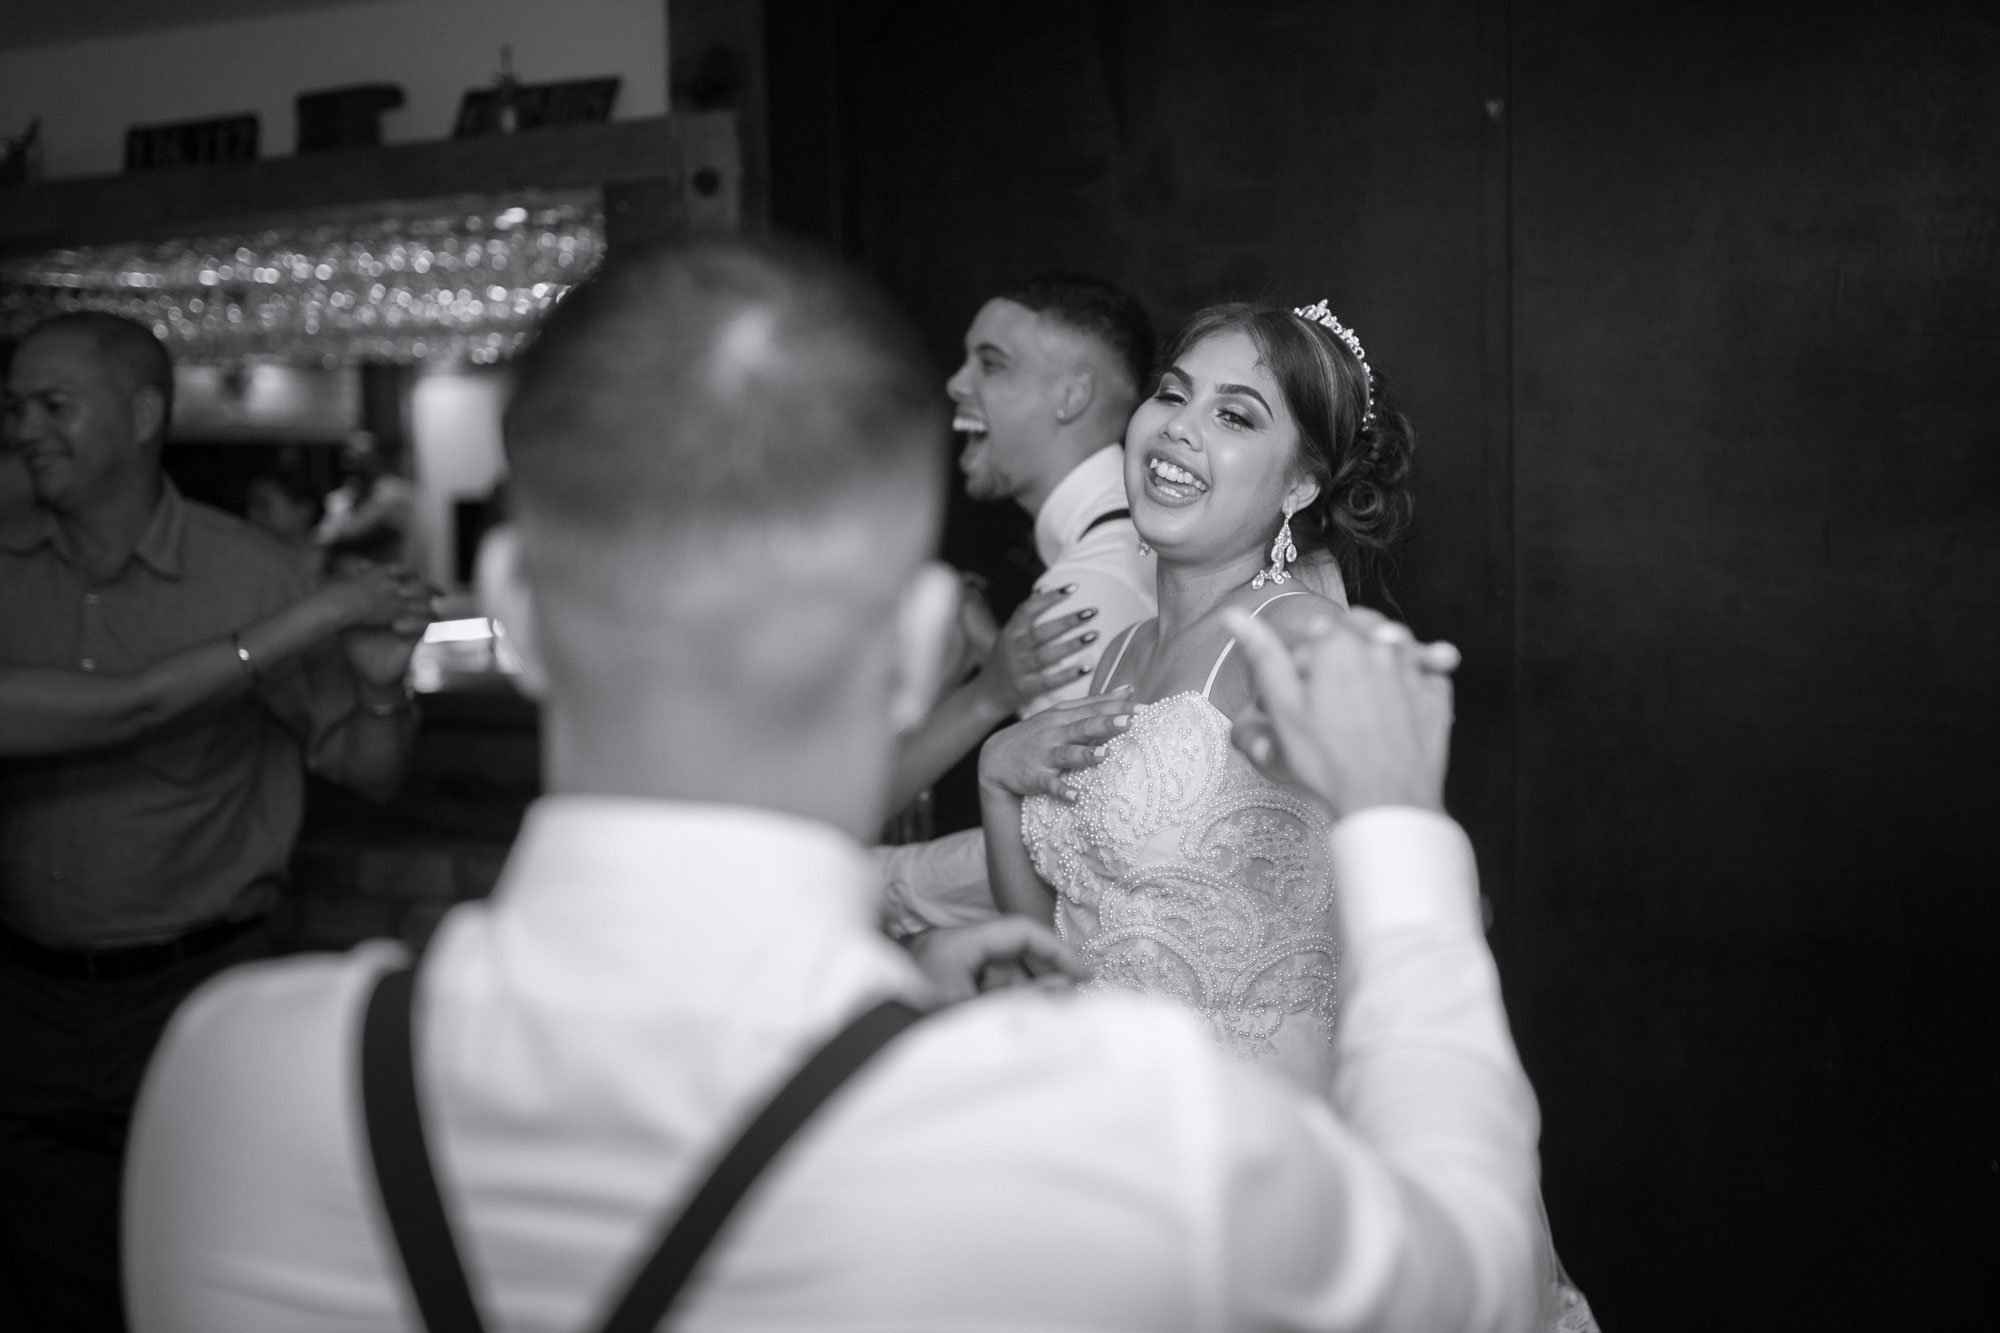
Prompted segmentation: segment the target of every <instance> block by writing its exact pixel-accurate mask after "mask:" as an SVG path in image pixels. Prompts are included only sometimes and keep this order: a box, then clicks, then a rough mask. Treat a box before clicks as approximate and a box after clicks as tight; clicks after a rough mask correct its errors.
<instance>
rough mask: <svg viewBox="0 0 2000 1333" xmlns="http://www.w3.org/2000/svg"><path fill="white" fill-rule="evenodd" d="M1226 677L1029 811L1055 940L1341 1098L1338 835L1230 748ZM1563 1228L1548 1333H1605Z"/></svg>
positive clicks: (1549, 1275) (1097, 981)
mask: <svg viewBox="0 0 2000 1333" xmlns="http://www.w3.org/2000/svg"><path fill="white" fill-rule="evenodd" d="M1292 595H1294V594H1291V593H1282V594H1280V596H1292ZM1276 600H1278V598H1276V597H1273V598H1271V599H1270V600H1269V601H1266V602H1265V603H1264V604H1263V605H1262V606H1259V607H1258V608H1257V611H1258V612H1261V611H1262V610H1263V609H1264V607H1265V606H1269V605H1270V603H1271V602H1273V601H1276ZM1253 614H1255V613H1254V612H1253ZM1131 637H1132V636H1131V635H1130V634H1128V635H1127V636H1126V639H1125V642H1124V643H1121V644H1120V645H1119V649H1118V653H1119V657H1118V658H1114V659H1113V661H1112V666H1111V671H1110V672H1108V673H1107V674H1106V677H1105V679H1106V680H1107V681H1108V680H1110V679H1111V677H1112V676H1114V675H1115V674H1116V673H1117V670H1118V663H1119V659H1121V658H1122V657H1123V655H1124V650H1125V645H1126V644H1129V643H1130V641H1131ZM1230 646H1231V647H1234V642H1233V641H1232V643H1231V645H1230ZM1228 651H1229V650H1228V649H1224V650H1223V655H1224V657H1226V656H1227V655H1228ZM1221 666H1222V661H1221V659H1218V660H1217V662H1216V664H1215V669H1214V670H1211V671H1210V672H1209V675H1208V682H1207V684H1206V685H1204V686H1203V688H1202V689H1201V690H1200V691H1198V692H1197V691H1194V690H1188V691H1185V692H1183V693H1180V694H1174V695H1169V696H1168V697H1167V698H1164V699H1161V700H1159V701H1158V702H1157V703H1150V704H1140V705H1139V706H1138V707H1137V708H1135V709H1134V710H1133V713H1132V721H1131V724H1130V725H1129V726H1128V727H1127V728H1126V729H1125V731H1124V732H1123V733H1121V734H1120V735H1118V736H1116V737H1114V738H1113V739H1112V740H1111V741H1110V742H1108V743H1107V745H1106V746H1105V753H1104V757H1103V758H1102V759H1101V760H1099V761H1098V762H1097V764H1096V765H1095V766H1093V767H1091V768H1088V769H1085V770H1082V771H1081V772H1079V773H1077V774H1076V775H1074V777H1073V779H1072V785H1073V790H1074V791H1075V793H1076V795H1075V799H1074V800H1071V801H1058V800H1056V799H1054V798H1053V797H1049V796H1031V797H1029V798H1028V799H1027V800H1025V801H1023V802H1022V804H1021V836H1022V841H1023V842H1024V843H1025V844H1026V846H1027V849H1028V853H1029V856H1030V857H1031V858H1032V859H1033V861H1034V866H1035V872H1036V873H1037V874H1038V875H1040V876H1041V877H1042V879H1043V880H1044V881H1045V882H1046V883H1048V885H1049V886H1050V887H1051V888H1053V889H1054V890H1055V892H1056V909H1055V925H1056V930H1057V931H1058V933H1060V934H1061V935H1062V937H1063V938H1064V939H1065V940H1067V941H1068V942H1069V943H1070V944H1071V945H1072V946H1074V947H1075V948H1076V949H1077V950H1078V951H1079V952H1080V953H1081V954H1082V955H1083V956H1084V958H1085V960H1086V961H1088V962H1089V964H1090V965H1091V967H1092V969H1093V970H1094V973H1095V975H1094V976H1093V977H1092V979H1091V980H1090V981H1088V982H1086V983H1084V985H1083V989H1085V990H1090V989H1101V988H1107V987H1108V988H1113V989H1118V990H1129V991H1139V992H1142V993H1144V994H1148V995H1163V996H1167V997H1169V998H1171V999H1174V1000H1177V1001H1179V1002H1180V1003H1182V1004H1184V1005H1186V1006H1187V1007H1188V1008H1190V1009H1192V1010H1193V1011H1194V1012H1195V1013H1196V1014H1197V1015H1199V1016H1200V1017H1201V1018H1202V1020H1203V1021H1204V1022H1206V1023H1207V1024H1208V1027H1209V1030H1210V1032H1211V1033H1212V1034H1213V1035H1214V1037H1215V1039H1216V1041H1217V1043H1218V1044H1220V1045H1221V1046H1223V1047H1224V1048H1225V1049H1227V1050H1229V1051H1231V1052H1233V1053H1234V1054H1236V1055H1237V1056H1239V1057H1241V1058H1243V1059H1245V1060H1248V1061H1251V1062H1253V1063H1256V1064H1259V1065H1262V1066H1264V1067H1266V1068H1268V1069H1270V1070H1271V1071H1272V1072H1273V1073H1276V1074H1278V1075H1280V1076H1281V1077H1283V1078H1285V1079H1288V1080H1289V1081H1290V1082H1292V1083H1293V1084H1294V1085H1295V1086H1298V1087H1300V1088H1303V1089H1305V1090H1306V1091H1308V1092H1310V1093H1313V1094H1315V1095H1317V1096H1321V1097H1328V1096H1330V1095H1331V1092H1332V1087H1333V1073H1334V1021H1335V997H1336V990H1337V982H1338V978H1339V966H1340V937H1339V928H1338V916H1337V912H1336V904H1335V901H1334V883H1333V868H1332V864H1331V861H1330V857H1329V854H1328V840H1327V833H1328V824H1327V821H1326V816H1325V815H1324V813H1323V812H1322V811H1321V809H1320V807H1319V806H1318V805H1317V804H1316V803H1314V802H1312V801H1309V800H1307V799H1305V798H1303V797H1301V796H1299V795H1297V794H1296V793H1294V792H1293V791H1292V790H1291V789H1289V788H1287V787H1284V786H1281V785H1279V784H1278V783H1275V782H1273V781H1271V779H1269V778H1267V777H1265V776H1264V775H1263V774H1262V773H1260V772H1259V771H1258V770H1257V768H1256V766H1255V765H1254V764H1252V763H1251V762H1250V760H1249V758H1248V757H1246V756H1245V755H1244V754H1243V753H1242V751H1240V750H1238V749H1237V748H1236V747H1235V746H1234V745H1233V744H1232V743H1231V742H1230V739H1229V730H1230V722H1229V718H1228V717H1227V716H1226V715H1224V714H1223V712H1222V711H1221V710H1220V709H1218V708H1217V707H1216V706H1215V705H1214V704H1212V703H1210V702H1209V699H1208V692H1209V690H1211V689H1213V688H1214V686H1215V679H1216V675H1217V673H1218V672H1219V671H1220V669H1221ZM1547 1227H1548V1224H1547V1219H1546V1218H1544V1219H1543V1234H1542V1237H1541V1264H1542V1269H1543V1288H1542V1309H1541V1319H1540V1321H1539V1327H1541V1328H1543V1329H1545V1330H1549V1333H1597V1322H1596V1320H1595V1319H1594V1318H1593V1317H1592V1314H1591V1310H1590V1304H1589V1302H1588V1301H1587V1300H1585V1299H1584V1296H1583V1293H1582V1292H1581V1291H1579V1290H1578V1289H1577V1288H1576V1287H1575V1286H1574V1285H1573V1284H1572V1283H1571V1282H1570V1280H1569V1276H1568V1274H1566V1273H1565V1272H1564V1271H1563V1268H1562V1263H1561V1261H1560V1260H1559V1259H1558V1258H1557V1257H1556V1252H1555V1246H1554V1242H1553V1240H1552V1239H1551V1238H1550V1236H1549V1233H1548V1229H1547Z"/></svg>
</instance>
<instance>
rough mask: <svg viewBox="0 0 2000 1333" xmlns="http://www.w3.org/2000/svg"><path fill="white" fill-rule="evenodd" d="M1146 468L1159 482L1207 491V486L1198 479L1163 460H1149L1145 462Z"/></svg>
mask: <svg viewBox="0 0 2000 1333" xmlns="http://www.w3.org/2000/svg"><path fill="white" fill-rule="evenodd" d="M1146 466H1147V467H1149V468H1151V469H1152V470H1153V475H1154V476H1155V477H1157V478H1159V479H1160V480H1161V481H1170V482H1173V483H1174V484H1175V485H1177V486H1192V487H1194V488H1195V489H1196V490H1200V491H1205V490H1207V489H1208V484H1207V483H1206V482H1204V481H1203V480H1202V479H1201V478H1200V477H1197V476H1195V474H1194V473H1192V472H1190V471H1188V470H1187V469H1186V468H1184V467H1176V466H1175V465H1174V464H1172V463H1169V462H1168V461H1167V460H1166V459H1164V458H1149V459H1147V460H1146Z"/></svg>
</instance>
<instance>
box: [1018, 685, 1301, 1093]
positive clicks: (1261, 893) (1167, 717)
mask: <svg viewBox="0 0 2000 1333" xmlns="http://www.w3.org/2000/svg"><path fill="white" fill-rule="evenodd" d="M1073 789H1074V791H1075V798H1074V800H1072V801H1071V802H1068V803H1064V802H1059V801H1056V800H1053V799H1051V798H1048V797H1035V798H1031V799H1030V800H1029V801H1027V802H1024V803H1023V806H1022V812H1021V816H1022V818H1021V822H1022V833H1023V836H1024V839H1025V841H1026V843H1027V846H1028V848H1029V852H1030V854H1031V856H1032V857H1033V858H1034V861H1035V868H1036V870H1037V872H1038V873H1040V874H1041V875H1042V877H1043V878H1044V879H1046V880H1048V881H1049V882H1050V883H1051V884H1052V885H1054V886H1055V888H1056V891H1057V893H1058V894H1059V895H1060V896H1061V897H1062V898H1063V899H1064V900H1065V901H1066V902H1067V903H1068V904H1070V906H1071V907H1072V909H1073V910H1074V909H1081V911H1082V912H1087V913H1089V914H1091V915H1092V916H1094V918H1095V924H1094V928H1092V929H1089V930H1087V931H1078V930H1074V929H1072V927H1071V925H1070V923H1069V921H1068V920H1067V919H1066V918H1067V916H1068V915H1070V913H1066V912H1064V911H1062V910H1058V912H1057V914H1056V915H1057V920H1056V925H1057V929H1058V930H1059V931H1060V932H1061V933H1062V934H1063V935H1064V937H1065V938H1067V939H1069V940H1070V942H1071V943H1073V944H1075V945H1077V947H1078V948H1079V949H1080V951H1081V952H1082V953H1083V955H1084V957H1085V958H1086V959H1087V960H1089V961H1090V963H1091V964H1092V966H1093V967H1094V968H1095V969H1096V972H1097V976H1096V978H1095V979H1094V980H1093V981H1092V982H1091V983H1090V984H1091V985H1092V986H1094V987H1113V988H1117V989H1124V990H1134V991H1140V992H1143V993H1147V994H1155V995H1165V996H1167V997H1169V998H1172V999H1174V1000H1177V1001H1179V1002H1180V1003H1182V1004H1184V1005H1186V1006H1187V1007H1188V1008H1190V1009H1192V1010H1193V1011H1194V1012H1195V1013H1196V1014H1198V1015H1199V1016H1200V1017H1201V1018H1202V1019H1203V1020H1204V1021H1205V1022H1206V1023H1207V1024H1208V1026H1209V1029H1210V1031H1211V1032H1212V1033H1213V1034H1214V1036H1215V1038H1216V1040H1217V1041H1218V1042H1219V1043H1220V1044H1221V1045H1223V1046H1224V1047H1225V1048H1226V1049H1228V1050H1230V1051H1232V1052H1234V1053H1235V1054H1237V1055H1239V1056H1242V1057H1243V1058H1246V1059H1252V1060H1255V1059H1259V1058H1263V1057H1267V1056H1270V1055H1273V1054H1275V1053H1276V1045H1275V1042H1274V1040H1273V1038H1274V1037H1275V1035H1276V1034H1277V1032H1278V1030H1279V1028H1280V1027H1281V1026H1282V1025H1283V1024H1284V1023H1285V1021H1286V1019H1287V1018H1288V1017H1290V1016H1291V1015H1294V1014H1301V1015H1309V1016H1310V1017H1311V1019H1312V1021H1313V1022H1314V1024H1315V1026H1316V1027H1317V1029H1318V1035H1319V1036H1320V1038H1321V1039H1322V1040H1324V1041H1326V1042H1327V1043H1329V1044H1330V1043H1331V1041H1332V1038H1333V1024H1334V1014H1335V999H1336V988H1337V981H1338V960H1339V953H1340V944H1339V940H1338V938H1337V937H1336V933H1335V930H1334V926H1333V920H1334V916H1333V908H1334V901H1333V891H1334V890H1333V874H1332V868H1331V865H1330V863H1329V860H1328V856H1327V851H1326V831H1327V825H1326V820H1325V817H1324V816H1323V815H1322V814H1321V813H1320V811H1319V809H1318V808H1317V807H1316V806H1314V805H1312V804H1311V803H1309V802H1307V801H1305V800H1302V799H1300V798H1299V797H1298V796H1296V795H1294V794H1293V793H1291V792H1289V791H1287V790H1286V789H1285V788H1283V787H1280V786H1278V785H1277V784H1275V783H1273V782H1271V781H1270V780H1269V779H1267V778H1265V777H1264V776H1263V775H1262V774H1260V773H1258V772H1257V771H1256V769H1255V768H1254V767H1253V766H1252V765H1251V764H1250V762H1249V761H1248V760H1247V759H1245V758H1244V757H1243V756H1242V755H1240V754H1238V753H1236V751H1235V750H1234V749H1233V748H1232V747H1231V744H1230V740H1229V722H1228V719H1227V718H1226V717H1224V716H1223V715H1222V714H1221V713H1220V712H1219V711H1217V710H1216V709H1215V708H1214V706H1213V705H1211V704H1210V703H1209V702H1208V701H1207V700H1206V699H1204V698H1203V697H1202V696H1201V695H1199V694H1197V693H1193V692H1189V693H1186V694H1180V695H1173V696H1170V697H1169V698H1166V699H1162V700H1160V701H1159V702H1157V703H1152V704H1142V705H1140V706H1139V707H1138V708H1137V709H1135V710H1134V713H1133V719H1132V725H1131V726H1130V728H1128V729H1127V731H1126V732H1125V733H1124V734H1123V735H1121V736H1119V737H1117V738H1116V739H1114V740H1113V741H1112V742H1110V744H1109V745H1107V747H1106V750H1105V755H1104V758H1103V759H1102V760H1101V761H1100V762H1099V763H1098V764H1096V765H1095V766H1094V767H1092V768H1090V769H1087V770H1084V771H1082V772H1081V773H1079V774H1077V775H1076V777H1075V779H1074V786H1073ZM1079 935H1080V936H1081V938H1078V936H1079Z"/></svg>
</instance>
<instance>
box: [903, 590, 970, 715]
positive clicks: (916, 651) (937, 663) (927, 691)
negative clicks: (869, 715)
mask: <svg viewBox="0 0 2000 1333" xmlns="http://www.w3.org/2000/svg"><path fill="white" fill-rule="evenodd" d="M958 589H959V579H958V575H957V573H956V572H954V571H953V570H952V568H951V567H950V566H949V565H945V564H941V563H939V562H938V561H936V560H927V561H925V562H924V564H923V565H922V566H921V567H920V568H919V569H918V570H917V572H916V574H915V575H913V576H912V577H911V579H910V581H909V583H908V584H906V585H904V588H903V593H902V596H901V598H900V599H899V600H898V602H897V605H896V663H895V677H894V679H893V681H892V682H891V685H890V694H889V725H890V726H891V727H893V728H894V729H895V731H896V732H897V733H898V734H901V733H903V732H905V731H908V730H910V729H911V728H912V727H914V726H916V725H917V724H918V723H919V722H922V721H923V720H924V718H926V717H927V716H929V715H930V711H931V706H932V705H933V704H935V703H936V702H937V696H938V687H939V686H940V685H941V684H942V683H943V675H944V662H945V656H946V652H947V649H948V648H949V647H950V644H951V636H952V635H953V634H954V633H956V632H957V630H958Z"/></svg>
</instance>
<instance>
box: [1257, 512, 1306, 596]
mask: <svg viewBox="0 0 2000 1333" xmlns="http://www.w3.org/2000/svg"><path fill="white" fill-rule="evenodd" d="M1298 558H1299V548H1298V547H1296V546H1294V545H1292V511H1291V510H1289V509H1287V510H1286V511H1285V521H1284V523H1282V524H1281V525H1280V526H1279V528H1278V536H1277V538H1276V539H1275V540H1274V541H1272V543H1271V567H1270V568H1269V569H1260V570H1258V571H1257V577H1256V578H1254V579H1251V580H1250V586H1251V588H1252V589H1256V588H1261V587H1263V586H1264V582H1265V580H1267V579H1268V580H1270V581H1271V582H1272V583H1283V582H1284V581H1285V580H1286V579H1288V578H1290V577H1291V575H1290V574H1287V573H1286V572H1285V565H1286V564H1287V563H1288V562H1290V561H1293V560H1297V559H1298Z"/></svg>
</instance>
